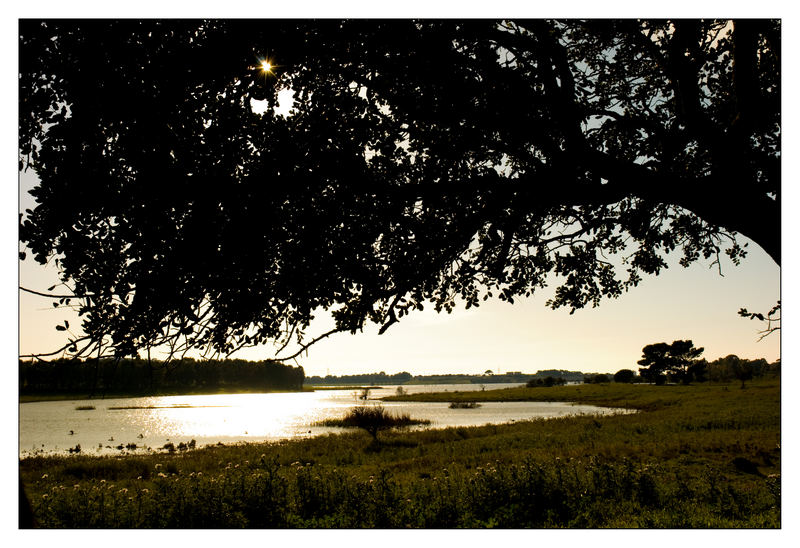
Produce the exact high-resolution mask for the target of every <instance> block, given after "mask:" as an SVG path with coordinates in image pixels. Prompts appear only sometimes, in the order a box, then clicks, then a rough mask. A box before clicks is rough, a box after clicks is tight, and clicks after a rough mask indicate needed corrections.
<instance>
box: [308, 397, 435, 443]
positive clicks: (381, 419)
mask: <svg viewBox="0 0 800 548" xmlns="http://www.w3.org/2000/svg"><path fill="white" fill-rule="evenodd" d="M430 422H431V421H429V420H425V419H412V418H411V417H410V416H409V415H408V413H403V414H400V415H393V414H391V413H389V412H388V411H386V409H384V408H383V406H382V405H359V406H357V407H353V408H351V409H350V410H349V411H348V412H347V414H346V415H345V416H344V417H342V418H341V419H325V420H323V421H320V423H319V425H320V426H343V427H356V428H361V429H363V430H366V431H367V432H369V434H370V435H371V436H372V437H373V439H377V438H378V432H380V431H381V430H388V429H390V428H402V427H406V426H415V425H419V424H430Z"/></svg>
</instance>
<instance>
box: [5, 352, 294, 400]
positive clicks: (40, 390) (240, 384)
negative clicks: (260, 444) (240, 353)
mask: <svg viewBox="0 0 800 548" xmlns="http://www.w3.org/2000/svg"><path fill="white" fill-rule="evenodd" d="M304 380H305V372H304V371H303V368H302V367H300V366H298V367H293V366H289V365H284V364H282V363H280V362H277V361H274V360H264V361H248V360H238V359H235V360H195V359H193V358H184V359H182V360H173V361H169V362H163V361H160V360H146V359H141V358H132V359H121V360H114V359H100V360H94V359H90V360H79V359H57V360H51V361H44V360H35V361H23V360H20V362H19V392H20V395H26V394H59V393H86V394H89V395H100V394H104V393H119V394H146V393H158V392H176V391H177V392H180V391H186V392H200V391H210V392H216V391H219V390H254V389H255V390H302V388H303V383H304Z"/></svg>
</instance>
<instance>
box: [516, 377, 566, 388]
mask: <svg viewBox="0 0 800 548" xmlns="http://www.w3.org/2000/svg"><path fill="white" fill-rule="evenodd" d="M562 384H567V381H565V380H564V379H562V378H561V377H552V376H550V375H548V376H547V377H545V378H543V379H542V378H541V377H540V378H538V379H531V380H529V381H528V382H527V383H525V386H527V387H528V388H536V387H537V386H558V385H562Z"/></svg>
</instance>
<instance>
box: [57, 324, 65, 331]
mask: <svg viewBox="0 0 800 548" xmlns="http://www.w3.org/2000/svg"><path fill="white" fill-rule="evenodd" d="M66 330H67V328H66V327H64V326H63V325H57V326H56V331H66Z"/></svg>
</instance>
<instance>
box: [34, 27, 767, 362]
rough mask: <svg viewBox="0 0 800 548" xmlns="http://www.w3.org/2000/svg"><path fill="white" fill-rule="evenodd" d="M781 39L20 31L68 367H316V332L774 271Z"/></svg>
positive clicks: (489, 32)
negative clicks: (728, 272)
mask: <svg viewBox="0 0 800 548" xmlns="http://www.w3.org/2000/svg"><path fill="white" fill-rule="evenodd" d="M780 28H781V27H780V22H779V21H776V20H743V21H735V22H729V21H724V20H723V21H717V20H686V19H681V20H675V21H651V20H643V21H637V20H598V21H545V20H526V21H510V20H502V21H490V20H467V21H459V20H435V21H424V20H423V21H411V20H391V21H367V20H350V21H335V20H322V21H291V20H276V21H245V20H234V21H215V20H212V21H193V20H169V21H155V20H148V21H136V20H122V21H108V20H52V21H39V20H22V21H21V22H20V66H19V97H20V101H19V114H20V118H19V143H20V169H23V168H24V169H32V170H34V171H35V173H36V174H37V175H38V176H39V178H40V183H39V185H38V186H37V187H36V188H35V189H34V190H33V192H32V194H33V195H34V197H35V198H36V200H37V202H38V205H37V206H36V207H35V208H34V209H33V210H32V211H27V212H26V213H25V214H24V216H23V219H22V221H21V228H20V238H21V241H22V243H23V244H24V245H25V246H27V249H24V250H23V252H22V256H24V255H25V254H27V253H28V252H30V253H32V255H33V258H34V259H35V260H36V261H38V262H40V263H43V264H44V263H45V262H47V261H52V262H53V264H55V265H56V266H57V267H58V269H59V274H60V276H61V279H62V280H63V281H64V283H65V287H66V289H65V290H64V292H63V293H50V292H47V293H46V294H48V295H50V294H52V295H55V296H56V301H57V302H58V301H59V300H60V301H62V303H63V304H69V303H68V302H67V299H72V300H73V302H72V304H73V305H76V304H77V306H78V308H79V311H80V313H81V315H82V319H83V323H82V330H83V333H84V335H76V336H70V337H69V339H68V341H67V344H66V346H65V347H64V349H63V350H66V351H68V353H70V354H77V355H86V354H87V353H89V352H93V351H95V350H98V349H99V348H100V347H102V348H104V349H108V351H109V352H113V353H115V354H117V355H133V354H134V353H135V351H136V349H139V348H152V347H156V346H159V345H164V344H170V345H172V349H173V351H175V352H182V351H183V350H186V349H189V348H200V349H208V350H211V351H215V352H221V353H230V352H232V351H235V350H236V349H238V348H241V347H244V346H249V345H255V344H259V343H264V342H267V341H270V342H272V341H277V342H278V343H279V344H284V343H288V342H289V341H297V342H298V343H299V344H300V351H302V350H303V349H305V348H307V346H308V345H309V344H311V343H313V342H314V341H315V340H318V339H319V337H318V338H314V339H311V340H309V339H308V338H301V336H302V335H303V334H304V332H305V330H306V329H307V327H308V325H309V322H310V320H311V318H312V315H313V312H314V311H315V310H317V309H320V308H322V309H327V310H331V311H332V312H333V316H334V319H335V322H336V325H335V328H334V330H333V331H331V332H329V333H324V334H322V335H320V337H324V336H327V335H329V334H331V333H333V332H336V331H350V332H356V331H358V330H360V329H361V328H362V327H363V326H364V325H365V324H366V323H367V322H374V323H376V324H379V325H380V326H381V332H383V331H385V330H386V329H387V328H388V327H389V326H391V325H392V324H393V323H395V322H396V321H398V320H399V319H401V318H402V317H403V316H404V315H405V314H407V313H409V312H411V311H413V310H421V309H422V308H423V307H424V306H425V305H426V304H428V303H430V304H431V305H432V306H433V308H434V309H435V310H437V311H448V312H449V311H451V310H452V309H453V308H454V307H455V306H456V304H457V303H458V302H459V301H461V302H463V303H465V305H466V306H467V307H468V308H469V307H472V306H478V305H479V304H480V302H481V301H482V300H483V299H488V298H495V297H496V298H500V299H503V300H506V301H509V302H513V301H514V299H515V298H517V297H519V296H528V295H531V294H532V293H534V292H535V291H536V290H537V289H539V288H541V287H543V286H544V285H545V281H546V280H547V281H548V282H550V281H551V280H552V281H556V282H557V285H556V289H555V293H554V296H553V298H552V299H551V300H550V301H548V304H549V305H550V306H552V307H554V308H556V307H564V306H566V307H569V308H571V309H572V310H573V311H574V310H575V309H578V308H581V307H584V306H586V305H589V304H591V305H593V306H596V305H597V304H598V303H599V302H600V300H601V299H602V298H603V297H617V296H619V295H620V294H621V293H622V292H623V291H626V290H627V289H629V288H631V287H633V286H635V285H637V283H638V282H639V280H640V279H641V276H642V275H644V274H658V273H659V272H660V271H661V269H662V268H665V267H666V261H665V255H666V254H667V253H669V252H672V251H675V250H678V249H680V251H681V252H682V254H683V258H682V259H681V263H682V264H683V265H684V266H685V265H688V264H689V263H692V262H693V261H696V260H698V259H699V258H701V257H703V258H705V259H714V260H718V258H719V256H720V254H721V253H727V254H728V255H729V256H730V258H731V259H732V260H733V262H734V263H736V262H738V261H739V259H740V258H741V257H743V256H744V254H745V253H744V251H745V250H744V249H742V247H740V245H739V244H738V243H736V240H735V235H736V233H741V234H744V235H745V236H747V237H749V238H751V239H753V240H754V241H755V242H757V243H758V244H759V245H760V246H761V247H763V248H764V249H765V250H766V251H767V252H768V253H769V254H770V256H772V257H773V258H774V259H775V261H776V262H779V261H780V204H781V186H780V175H779V166H780V136H781V135H780V98H781V79H780V66H781V56H780V54H781V46H780ZM267 55H269V60H270V63H271V65H272V68H271V69H270V70H269V72H264V70H263V69H262V68H261V64H260V63H259V60H260V59H262V58H264V57H265V56H267ZM281 91H283V92H285V93H293V94H294V95H293V105H292V111H291V113H289V114H288V115H279V114H276V113H275V107H276V105H277V104H278V102H279V93H280V92H281ZM281 97H283V96H281ZM284 101H285V99H281V104H283V102H284ZM614 254H622V255H623V256H624V257H625V261H624V262H625V264H624V266H623V267H622V269H621V273H622V274H621V275H619V273H618V271H617V270H616V268H615V266H613V264H612V262H609V261H608V260H607V256H608V255H614ZM34 291H35V290H34ZM41 293H44V292H41ZM298 354H299V351H298ZM287 357H288V356H287Z"/></svg>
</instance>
